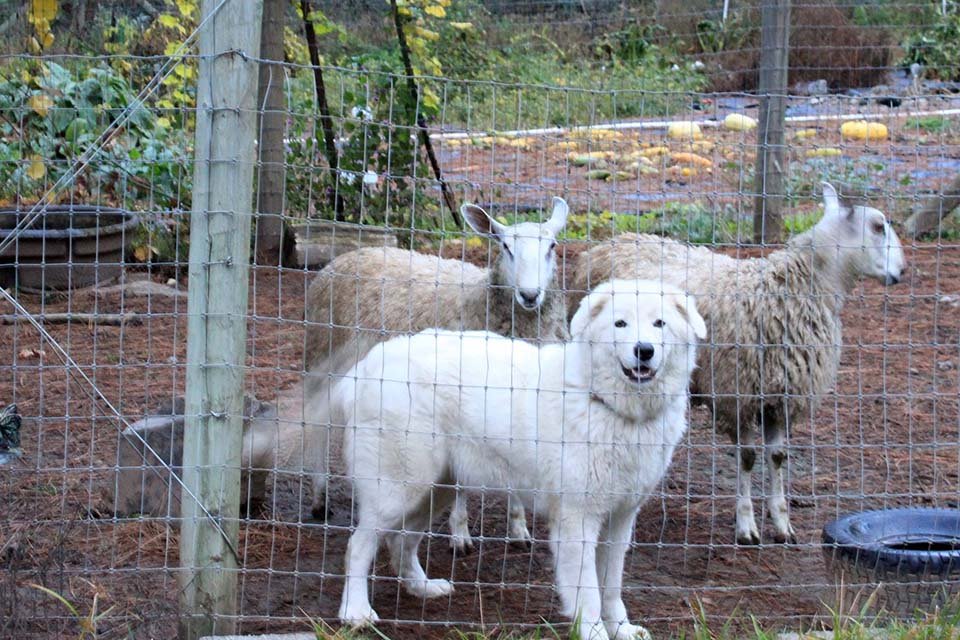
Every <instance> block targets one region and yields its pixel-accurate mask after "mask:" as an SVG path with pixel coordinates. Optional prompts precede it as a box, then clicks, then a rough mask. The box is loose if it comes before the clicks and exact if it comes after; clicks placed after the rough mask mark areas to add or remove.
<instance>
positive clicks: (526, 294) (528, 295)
mask: <svg viewBox="0 0 960 640" xmlns="http://www.w3.org/2000/svg"><path fill="white" fill-rule="evenodd" d="M517 293H519V294H520V300H522V301H523V303H524V304H526V305H527V306H528V307H532V306H533V305H535V304H537V297H538V296H539V295H540V292H539V291H518V292H517Z"/></svg>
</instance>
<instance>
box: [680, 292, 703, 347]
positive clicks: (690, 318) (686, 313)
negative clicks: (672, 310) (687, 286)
mask: <svg viewBox="0 0 960 640" xmlns="http://www.w3.org/2000/svg"><path fill="white" fill-rule="evenodd" d="M673 303H674V304H675V305H676V307H677V310H678V311H680V315H681V316H683V319H684V320H686V321H687V324H688V325H690V328H691V329H693V334H694V335H695V336H697V338H698V339H699V340H704V339H705V338H706V337H707V323H706V322H704V321H703V316H701V315H700V312H699V311H697V303H696V300H694V298H693V296H692V295H690V294H689V293H684V294H680V295H676V296H674V297H673Z"/></svg>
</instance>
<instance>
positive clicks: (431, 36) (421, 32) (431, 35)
mask: <svg viewBox="0 0 960 640" xmlns="http://www.w3.org/2000/svg"><path fill="white" fill-rule="evenodd" d="M413 32H414V33H415V34H417V35H418V36H420V37H421V38H423V39H424V40H430V41H436V40H439V39H440V34H439V33H437V32H436V31H431V30H430V29H424V28H423V27H416V26H415V27H414V28H413Z"/></svg>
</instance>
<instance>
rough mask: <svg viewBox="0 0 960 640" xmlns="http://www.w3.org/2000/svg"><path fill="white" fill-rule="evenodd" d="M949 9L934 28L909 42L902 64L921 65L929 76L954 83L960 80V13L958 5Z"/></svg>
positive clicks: (952, 5)
mask: <svg viewBox="0 0 960 640" xmlns="http://www.w3.org/2000/svg"><path fill="white" fill-rule="evenodd" d="M949 6H950V9H949V10H948V13H947V15H945V16H939V19H938V21H937V22H936V23H935V24H934V25H932V26H931V27H929V28H927V29H923V30H921V31H919V32H915V33H913V34H912V35H911V36H909V37H908V38H907V40H906V42H904V44H903V48H904V52H905V53H904V58H903V61H904V64H912V63H914V62H917V63H920V64H922V65H923V66H924V67H925V68H926V70H927V74H928V75H930V76H932V77H935V78H939V79H941V80H951V81H952V80H960V10H958V9H957V7H956V4H955V3H950V5H949Z"/></svg>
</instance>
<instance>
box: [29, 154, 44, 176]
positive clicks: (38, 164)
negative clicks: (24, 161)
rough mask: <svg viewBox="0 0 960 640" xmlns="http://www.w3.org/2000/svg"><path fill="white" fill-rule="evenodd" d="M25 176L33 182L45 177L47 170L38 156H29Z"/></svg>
mask: <svg viewBox="0 0 960 640" xmlns="http://www.w3.org/2000/svg"><path fill="white" fill-rule="evenodd" d="M27 175H28V176H29V177H30V178H32V179H34V180H39V179H40V178H42V177H43V176H45V175H47V168H46V167H45V166H44V164H43V159H42V158H41V157H40V156H30V166H29V167H27Z"/></svg>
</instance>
